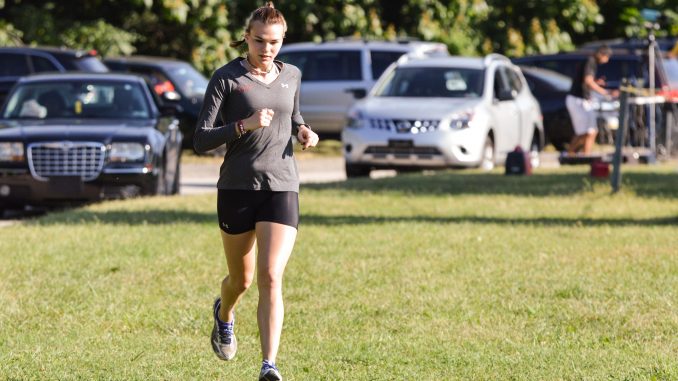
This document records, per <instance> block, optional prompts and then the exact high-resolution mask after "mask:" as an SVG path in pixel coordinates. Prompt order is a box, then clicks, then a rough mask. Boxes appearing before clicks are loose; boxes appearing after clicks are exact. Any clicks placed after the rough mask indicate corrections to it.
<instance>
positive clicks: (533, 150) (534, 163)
mask: <svg viewBox="0 0 678 381" xmlns="http://www.w3.org/2000/svg"><path fill="white" fill-rule="evenodd" d="M540 151H541V147H540V146H539V134H537V133H535V134H534V136H533V137H532V143H530V154H529V155H530V166H531V167H532V168H539V167H540V166H541V157H540V155H539V152H540Z"/></svg>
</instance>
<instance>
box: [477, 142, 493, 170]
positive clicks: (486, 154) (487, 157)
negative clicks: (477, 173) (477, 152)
mask: <svg viewBox="0 0 678 381" xmlns="http://www.w3.org/2000/svg"><path fill="white" fill-rule="evenodd" d="M479 167H480V168H481V169H483V170H484V171H491V170H492V169H494V141H493V140H492V137H491V136H489V135H488V136H487V139H485V146H484V147H483V152H482V157H481V159H480V166H479Z"/></svg>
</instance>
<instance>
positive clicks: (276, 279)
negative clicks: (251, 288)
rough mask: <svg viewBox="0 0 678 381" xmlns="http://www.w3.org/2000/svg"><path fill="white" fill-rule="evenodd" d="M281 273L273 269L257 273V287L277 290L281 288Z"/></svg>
mask: <svg viewBox="0 0 678 381" xmlns="http://www.w3.org/2000/svg"><path fill="white" fill-rule="evenodd" d="M282 278H283V273H282V271H276V270H273V269H267V270H264V271H259V273H258V274H257V282H258V287H259V288H260V289H261V288H262V287H263V288H267V289H278V288H281V287H282Z"/></svg>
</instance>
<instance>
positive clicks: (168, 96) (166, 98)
mask: <svg viewBox="0 0 678 381" xmlns="http://www.w3.org/2000/svg"><path fill="white" fill-rule="evenodd" d="M160 97H161V98H162V100H163V102H178V101H180V100H181V95H179V93H177V92H176V91H173V90H170V91H165V92H164V93H162V95H161V96H160Z"/></svg>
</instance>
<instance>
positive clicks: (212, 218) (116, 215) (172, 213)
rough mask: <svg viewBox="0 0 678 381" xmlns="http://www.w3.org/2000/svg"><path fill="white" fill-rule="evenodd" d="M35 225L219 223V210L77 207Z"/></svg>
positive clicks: (46, 218) (34, 223) (36, 221)
mask: <svg viewBox="0 0 678 381" xmlns="http://www.w3.org/2000/svg"><path fill="white" fill-rule="evenodd" d="M27 223H28V224H33V225H41V226H42V225H64V224H68V225H87V224H96V223H100V224H109V225H131V226H138V225H170V224H175V223H197V224H210V223H213V224H214V225H215V226H216V224H217V212H216V210H215V211H214V213H198V212H189V211H184V210H171V209H148V210H113V211H102V212H97V211H91V210H81V209H75V210H70V211H66V212H61V213H54V214H49V215H47V216H45V217H43V218H39V219H35V220H31V221H27Z"/></svg>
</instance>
